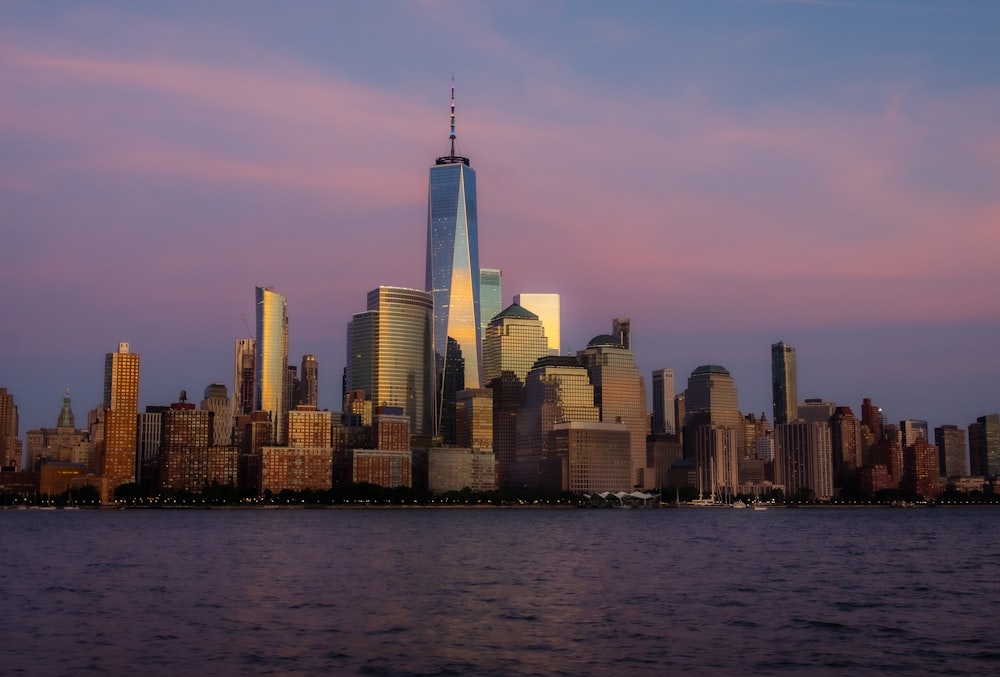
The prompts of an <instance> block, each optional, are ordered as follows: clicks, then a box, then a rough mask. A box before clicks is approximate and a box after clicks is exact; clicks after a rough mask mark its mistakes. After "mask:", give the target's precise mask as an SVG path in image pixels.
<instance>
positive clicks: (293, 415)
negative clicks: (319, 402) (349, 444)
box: [285, 404, 333, 449]
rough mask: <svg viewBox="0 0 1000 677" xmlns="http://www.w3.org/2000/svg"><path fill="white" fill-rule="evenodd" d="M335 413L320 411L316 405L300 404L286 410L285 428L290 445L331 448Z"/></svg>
mask: <svg viewBox="0 0 1000 677" xmlns="http://www.w3.org/2000/svg"><path fill="white" fill-rule="evenodd" d="M332 427H333V414H331V413H330V412H329V411H319V410H318V409H316V407H315V406H310V405H306V404H300V405H299V406H297V407H295V409H292V410H290V411H287V412H285V429H286V430H287V431H288V443H287V444H286V445H285V446H289V447H317V448H326V449H329V448H331V446H332V443H331V438H330V436H331V430H332Z"/></svg>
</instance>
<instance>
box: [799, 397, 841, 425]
mask: <svg viewBox="0 0 1000 677" xmlns="http://www.w3.org/2000/svg"><path fill="white" fill-rule="evenodd" d="M835 411H837V403H836V402H828V401H826V400H824V399H823V398H822V397H807V398H806V401H805V402H801V403H800V404H799V407H798V412H799V413H798V418H800V419H802V420H803V421H806V422H807V423H829V422H830V417H831V416H833V414H834V412H835Z"/></svg>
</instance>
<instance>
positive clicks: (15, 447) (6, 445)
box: [0, 388, 22, 470]
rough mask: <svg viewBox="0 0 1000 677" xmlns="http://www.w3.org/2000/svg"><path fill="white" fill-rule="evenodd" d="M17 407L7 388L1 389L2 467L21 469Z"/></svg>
mask: <svg viewBox="0 0 1000 677" xmlns="http://www.w3.org/2000/svg"><path fill="white" fill-rule="evenodd" d="M17 428H18V420H17V405H16V404H14V396H13V395H11V394H10V393H8V392H7V389H6V388H0V467H3V468H15V469H17V470H20V469H21V465H22V461H21V446H20V444H19V442H18V439H17Z"/></svg>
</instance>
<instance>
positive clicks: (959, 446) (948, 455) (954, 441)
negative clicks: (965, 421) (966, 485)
mask: <svg viewBox="0 0 1000 677" xmlns="http://www.w3.org/2000/svg"><path fill="white" fill-rule="evenodd" d="M934 446H936V447H937V448H938V466H939V472H940V473H941V477H965V476H968V474H969V453H968V449H967V448H966V446H965V431H964V430H962V429H961V428H959V427H958V426H955V425H943V426H940V427H937V428H934Z"/></svg>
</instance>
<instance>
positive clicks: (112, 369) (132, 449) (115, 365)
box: [94, 342, 139, 503]
mask: <svg viewBox="0 0 1000 677" xmlns="http://www.w3.org/2000/svg"><path fill="white" fill-rule="evenodd" d="M103 406H104V438H103V442H102V443H101V444H100V445H98V447H97V454H96V458H95V459H94V463H95V466H96V468H95V470H96V472H97V474H98V475H100V476H101V477H103V478H104V480H103V491H102V492H101V501H102V502H104V503H108V502H110V501H111V499H112V498H114V491H115V489H116V488H118V487H119V486H121V485H122V484H128V483H130V482H135V481H136V475H135V468H136V423H137V416H138V413H139V354H138V353H133V352H131V350H130V349H129V344H128V343H124V342H122V343H119V344H118V350H117V351H116V352H113V353H108V354H107V355H106V356H105V358H104V403H103Z"/></svg>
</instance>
